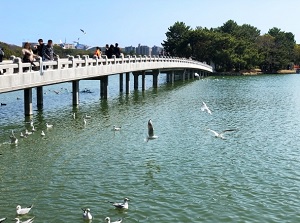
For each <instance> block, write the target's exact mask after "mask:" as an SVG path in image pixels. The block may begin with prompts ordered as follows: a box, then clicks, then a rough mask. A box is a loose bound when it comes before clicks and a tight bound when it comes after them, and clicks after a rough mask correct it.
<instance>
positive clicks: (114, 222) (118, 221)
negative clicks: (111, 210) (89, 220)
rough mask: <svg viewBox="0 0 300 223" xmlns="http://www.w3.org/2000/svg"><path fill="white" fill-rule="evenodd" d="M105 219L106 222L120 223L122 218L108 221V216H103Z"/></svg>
mask: <svg viewBox="0 0 300 223" xmlns="http://www.w3.org/2000/svg"><path fill="white" fill-rule="evenodd" d="M105 221H106V222H107V223H121V222H122V219H121V218H120V219H119V220H117V221H110V217H106V218H105Z"/></svg>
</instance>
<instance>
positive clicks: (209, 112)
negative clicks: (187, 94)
mask: <svg viewBox="0 0 300 223" xmlns="http://www.w3.org/2000/svg"><path fill="white" fill-rule="evenodd" d="M201 111H207V113H208V114H210V115H211V111H210V109H209V108H208V107H207V105H206V104H205V102H204V101H202V106H201Z"/></svg>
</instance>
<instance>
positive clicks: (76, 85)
mask: <svg viewBox="0 0 300 223" xmlns="http://www.w3.org/2000/svg"><path fill="white" fill-rule="evenodd" d="M72 91H73V105H79V81H72Z"/></svg>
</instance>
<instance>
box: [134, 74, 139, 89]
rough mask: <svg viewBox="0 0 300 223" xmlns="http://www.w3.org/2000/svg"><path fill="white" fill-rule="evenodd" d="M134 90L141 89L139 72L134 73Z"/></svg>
mask: <svg viewBox="0 0 300 223" xmlns="http://www.w3.org/2000/svg"><path fill="white" fill-rule="evenodd" d="M133 77H134V80H133V89H134V90H137V89H139V74H138V73H137V72H133Z"/></svg>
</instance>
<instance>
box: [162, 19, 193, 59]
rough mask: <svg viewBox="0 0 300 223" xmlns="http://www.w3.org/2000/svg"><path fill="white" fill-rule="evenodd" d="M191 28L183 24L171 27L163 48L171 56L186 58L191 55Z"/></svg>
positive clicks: (178, 23)
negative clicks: (189, 38)
mask: <svg viewBox="0 0 300 223" xmlns="http://www.w3.org/2000/svg"><path fill="white" fill-rule="evenodd" d="M190 32H191V28H190V27H189V26H186V25H185V23H183V22H175V24H174V25H173V26H171V27H169V29H168V32H167V33H166V36H167V40H164V41H163V43H162V46H163V47H164V49H165V50H166V52H168V53H170V55H171V56H178V57H186V56H187V55H188V54H191V51H190V46H189V45H188V44H189V40H188V37H189V34H190Z"/></svg>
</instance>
